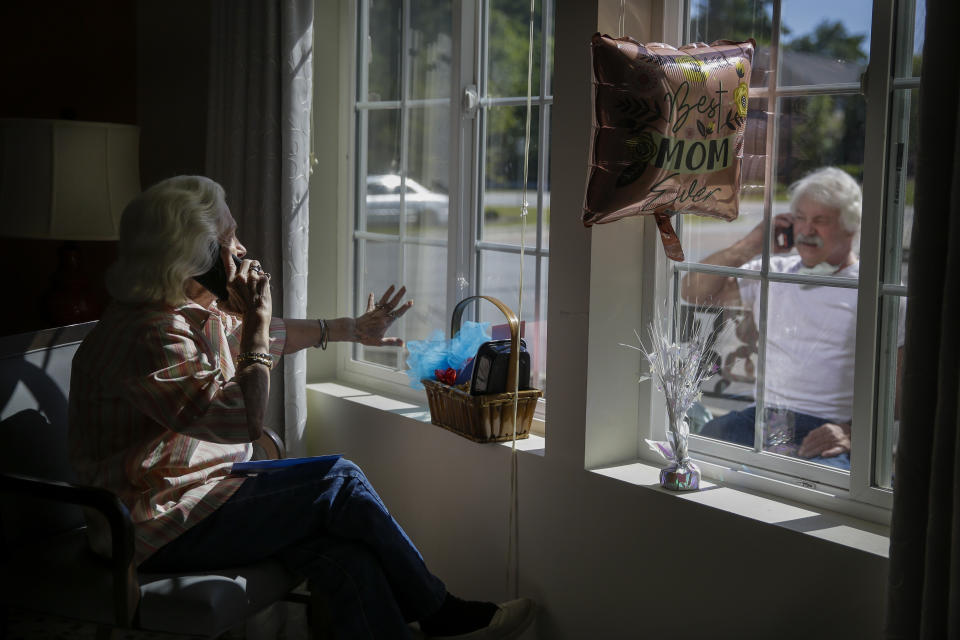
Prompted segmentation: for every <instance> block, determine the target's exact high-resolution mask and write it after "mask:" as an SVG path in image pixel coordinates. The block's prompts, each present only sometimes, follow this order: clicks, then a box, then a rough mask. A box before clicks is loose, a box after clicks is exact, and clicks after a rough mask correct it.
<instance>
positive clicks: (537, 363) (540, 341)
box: [527, 258, 550, 399]
mask: <svg viewBox="0 0 960 640" xmlns="http://www.w3.org/2000/svg"><path fill="white" fill-rule="evenodd" d="M549 262H550V260H549V258H542V259H541V261H540V273H541V275H540V305H539V307H538V308H537V313H536V315H535V317H536V318H537V319H536V320H535V324H534V325H533V326H532V327H531V325H530V324H528V325H527V335H528V336H530V337H529V338H528V339H527V341H528V343H530V344H532V345H534V352H533V356H534V357H533V370H532V371H531V372H530V381H531V383H532V384H533V386H534V387H536V388H538V389H540V390H542V391H543V397H544V399H546V397H547V280H548V275H549V273H550V270H549ZM531 329H532V331H531Z"/></svg>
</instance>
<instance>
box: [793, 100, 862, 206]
mask: <svg viewBox="0 0 960 640" xmlns="http://www.w3.org/2000/svg"><path fill="white" fill-rule="evenodd" d="M866 113H867V107H866V103H865V101H864V99H863V96H860V95H855V96H843V95H840V96H832V95H816V96H801V97H797V98H782V99H781V100H780V125H779V126H780V141H779V147H778V153H777V186H776V192H775V199H776V200H777V201H778V202H785V201H786V200H787V194H786V189H787V187H789V186H790V185H791V184H792V183H793V182H796V181H797V180H799V179H800V178H802V177H803V176H805V175H806V174H808V173H810V172H811V171H813V170H815V169H819V168H820V167H825V166H834V167H840V168H841V169H843V170H845V171H846V172H847V173H849V174H850V175H851V176H853V177H854V179H856V180H857V181H858V182H859V181H861V180H863V142H864V138H865V130H866V121H867V116H866Z"/></svg>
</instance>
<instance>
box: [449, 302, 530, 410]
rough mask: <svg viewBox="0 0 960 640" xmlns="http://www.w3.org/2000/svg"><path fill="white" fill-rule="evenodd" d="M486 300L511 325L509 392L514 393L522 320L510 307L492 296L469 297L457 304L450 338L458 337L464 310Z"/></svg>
mask: <svg viewBox="0 0 960 640" xmlns="http://www.w3.org/2000/svg"><path fill="white" fill-rule="evenodd" d="M481 299H482V300H486V301H488V302H491V303H493V304H494V305H495V306H496V307H497V308H498V309H500V312H501V313H503V315H504V316H506V318H507V322H508V323H509V324H510V360H509V361H508V363H507V391H508V392H510V393H513V390H514V389H516V388H517V365H518V363H519V361H520V320H519V319H517V315H516V314H515V313H514V312H513V311H511V309H510V307H508V306H507V305H505V304H504V303H502V302H501V301H499V300H497V299H496V298H494V297H491V296H468V297H466V298H464V299H463V300H461V301H460V302H458V303H457V306H455V307H454V308H453V321H452V322H451V323H450V337H451V338H452V337H453V336H454V335H456V333H457V331H459V330H460V320H461V319H462V318H463V310H464V309H465V308H466V307H467V305H468V304H469V303H471V302H473V301H474V300H481Z"/></svg>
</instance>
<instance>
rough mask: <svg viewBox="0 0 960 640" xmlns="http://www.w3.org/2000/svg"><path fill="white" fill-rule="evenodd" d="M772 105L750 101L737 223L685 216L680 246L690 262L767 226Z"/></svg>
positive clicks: (761, 101) (735, 221)
mask: <svg viewBox="0 0 960 640" xmlns="http://www.w3.org/2000/svg"><path fill="white" fill-rule="evenodd" d="M768 103H769V101H768V100H767V99H766V98H751V99H750V101H749V105H748V107H749V108H748V110H747V127H746V132H745V134H744V145H743V160H742V163H741V165H740V212H739V215H738V217H737V219H736V220H733V221H731V222H726V221H723V220H717V219H715V218H707V217H705V216H697V215H685V216H682V220H681V222H680V224H681V229H680V242H681V244H682V245H683V253H684V255H685V256H686V259H687V262H702V261H703V260H704V259H705V258H706V257H707V256H709V255H711V254H713V253H716V252H717V251H720V250H721V249H726V248H727V247H729V246H731V245H732V244H733V243H734V242H736V241H737V240H739V239H740V238H743V237H744V236H745V235H747V233H749V232H750V230H751V229H753V228H754V227H756V226H757V225H758V224H760V223H761V222H763V197H764V189H763V178H764V170H765V168H766V132H767V104H768ZM736 266H740V265H736Z"/></svg>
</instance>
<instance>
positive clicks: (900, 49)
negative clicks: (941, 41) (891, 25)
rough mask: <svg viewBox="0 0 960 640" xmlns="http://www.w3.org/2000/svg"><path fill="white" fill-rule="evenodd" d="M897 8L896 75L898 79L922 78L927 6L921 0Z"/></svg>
mask: <svg viewBox="0 0 960 640" xmlns="http://www.w3.org/2000/svg"><path fill="white" fill-rule="evenodd" d="M897 6H898V10H899V12H900V15H899V16H898V18H897V23H896V30H897V31H896V38H897V46H896V59H895V63H894V74H895V76H896V77H898V78H909V77H920V66H921V62H922V58H923V32H924V28H925V26H926V21H927V5H926V3H925V2H922V1H919V0H905V1H904V2H900V3H898V4H897Z"/></svg>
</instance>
